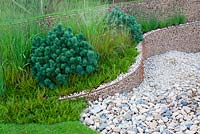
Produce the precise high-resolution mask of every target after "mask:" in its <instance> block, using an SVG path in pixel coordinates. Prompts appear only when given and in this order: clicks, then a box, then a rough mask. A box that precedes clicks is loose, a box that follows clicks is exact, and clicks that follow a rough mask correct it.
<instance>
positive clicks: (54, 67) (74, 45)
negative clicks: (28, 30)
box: [31, 24, 98, 89]
mask: <svg viewBox="0 0 200 134" xmlns="http://www.w3.org/2000/svg"><path fill="white" fill-rule="evenodd" d="M97 62H98V54H97V53H96V52H95V51H94V50H93V48H92V46H91V45H90V44H89V43H88V42H87V41H86V38H85V37H84V35H83V34H78V35H74V34H73V32H72V29H70V28H68V29H67V30H65V29H64V28H63V27H62V25H61V24H59V25H58V26H57V27H55V28H54V29H52V30H51V31H50V32H49V33H48V34H47V36H46V37H45V38H44V39H43V38H41V37H39V36H36V37H35V38H34V39H33V40H32V52H31V67H32V74H33V76H34V77H35V78H36V80H37V81H38V82H39V84H40V85H41V86H44V87H48V88H50V89H53V88H55V87H57V86H62V85H65V84H67V83H68V79H69V76H70V75H71V74H78V75H84V74H89V73H91V72H93V71H94V70H95V69H96V68H97V65H98V63H97Z"/></svg>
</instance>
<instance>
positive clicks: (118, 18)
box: [107, 7, 143, 43]
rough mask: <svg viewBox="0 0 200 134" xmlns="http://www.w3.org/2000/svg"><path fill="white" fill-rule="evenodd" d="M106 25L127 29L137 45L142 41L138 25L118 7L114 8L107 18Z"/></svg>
mask: <svg viewBox="0 0 200 134" xmlns="http://www.w3.org/2000/svg"><path fill="white" fill-rule="evenodd" d="M107 23H108V25H109V26H111V28H113V27H114V28H117V29H120V28H124V27H127V28H128V29H129V31H130V33H131V37H132V39H134V40H135V41H136V42H137V43H139V42H140V41H142V40H143V36H142V31H141V26H140V24H138V23H137V21H136V19H135V18H134V17H133V16H130V15H128V14H126V13H125V12H123V11H122V10H121V9H120V8H119V7H115V8H114V9H113V10H112V11H111V12H110V13H109V14H108V16H107Z"/></svg>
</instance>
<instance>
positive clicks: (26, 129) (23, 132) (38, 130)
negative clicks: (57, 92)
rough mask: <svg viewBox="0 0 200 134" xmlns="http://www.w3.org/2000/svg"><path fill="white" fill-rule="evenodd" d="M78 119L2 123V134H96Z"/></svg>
mask: <svg viewBox="0 0 200 134" xmlns="http://www.w3.org/2000/svg"><path fill="white" fill-rule="evenodd" d="M95 133H97V132H95V131H93V130H91V129H89V128H88V127H86V126H85V125H83V124H81V123H80V122H78V121H68V122H63V123H58V124H54V125H42V124H26V125H18V124H0V134H95Z"/></svg>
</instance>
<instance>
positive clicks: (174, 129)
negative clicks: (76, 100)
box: [80, 51, 200, 134]
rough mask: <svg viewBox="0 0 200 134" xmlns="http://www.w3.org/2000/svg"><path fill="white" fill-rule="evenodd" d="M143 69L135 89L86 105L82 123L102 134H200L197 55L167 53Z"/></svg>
mask: <svg viewBox="0 0 200 134" xmlns="http://www.w3.org/2000/svg"><path fill="white" fill-rule="evenodd" d="M144 66H145V78H144V81H143V82H142V83H141V84H140V86H139V87H138V88H134V89H133V90H132V91H131V92H125V91H124V92H123V93H121V94H119V93H117V94H115V95H114V96H109V97H108V98H106V99H102V98H99V99H98V100H97V101H94V102H89V108H87V109H86V110H84V112H83V113H82V114H81V119H80V120H81V122H83V123H84V124H86V125H88V126H89V127H90V128H92V129H95V130H97V131H99V132H100V133H102V134H120V133H122V134H123V133H128V134H137V133H145V134H172V133H177V134H182V133H186V134H195V133H200V127H199V125H200V108H199V105H200V97H199V96H200V84H199V83H200V81H199V80H200V70H199V69H197V67H199V68H200V53H184V52H178V51H169V52H167V53H165V54H162V55H156V56H153V57H150V58H148V59H147V60H146V61H145V64H144Z"/></svg>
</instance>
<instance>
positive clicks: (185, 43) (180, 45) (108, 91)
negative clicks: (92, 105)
mask: <svg viewBox="0 0 200 134" xmlns="http://www.w3.org/2000/svg"><path fill="white" fill-rule="evenodd" d="M138 50H139V51H140V54H139V55H138V56H137V59H136V62H135V63H134V64H133V65H132V66H131V67H130V68H129V70H128V73H126V74H121V75H119V76H118V77H117V79H115V80H114V81H111V82H109V83H105V84H103V85H100V86H99V87H98V88H96V89H93V90H92V91H90V92H82V93H79V94H73V95H70V96H65V97H60V98H59V99H60V100H65V99H75V98H80V97H85V98H86V99H88V100H96V99H98V98H99V97H101V98H106V97H107V96H109V95H114V94H115V93H121V92H123V91H131V90H132V89H133V88H134V87H138V86H139V85H140V83H141V82H142V81H143V79H144V60H145V59H147V58H149V57H151V56H153V55H157V54H162V53H165V52H167V51H170V50H178V51H184V52H200V21H196V22H192V23H187V24H183V25H179V26H172V27H168V28H163V29H158V30H154V31H151V32H148V33H146V34H144V41H143V42H141V43H140V44H139V45H138Z"/></svg>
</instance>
